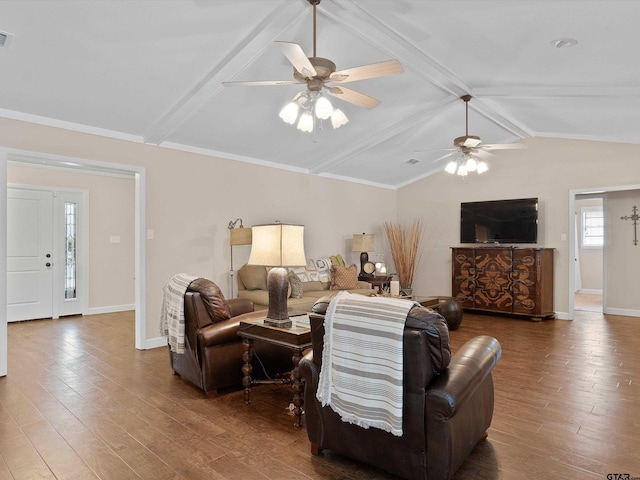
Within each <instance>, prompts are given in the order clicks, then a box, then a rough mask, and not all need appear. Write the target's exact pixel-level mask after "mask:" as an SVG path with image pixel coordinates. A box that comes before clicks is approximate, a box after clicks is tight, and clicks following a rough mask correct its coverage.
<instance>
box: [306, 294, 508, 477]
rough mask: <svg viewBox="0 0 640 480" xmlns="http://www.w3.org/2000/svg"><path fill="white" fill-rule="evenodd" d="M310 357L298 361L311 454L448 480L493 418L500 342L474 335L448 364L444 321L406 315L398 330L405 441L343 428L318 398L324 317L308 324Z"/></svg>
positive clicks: (419, 311)
mask: <svg viewBox="0 0 640 480" xmlns="http://www.w3.org/2000/svg"><path fill="white" fill-rule="evenodd" d="M311 328H312V342H313V350H312V352H309V353H308V354H307V355H306V356H305V357H304V358H303V359H302V361H301V362H300V371H301V374H302V377H303V378H304V380H305V396H304V404H305V417H306V426H307V434H308V437H309V440H310V441H311V451H312V453H313V454H316V455H317V454H319V453H320V451H321V450H323V449H327V450H331V451H333V452H335V453H337V454H340V455H344V456H346V457H350V458H354V459H356V460H359V461H361V462H364V463H367V464H370V465H373V466H376V467H378V468H381V469H383V470H385V471H387V472H389V473H392V474H394V475H398V476H400V477H404V478H407V479H411V480H416V479H424V480H426V479H429V480H434V479H435V480H440V479H449V478H451V477H452V476H453V474H454V473H455V471H456V470H457V469H458V468H459V467H460V465H461V464H462V462H463V461H464V460H465V458H466V457H467V456H468V455H469V453H470V452H471V450H472V449H473V447H474V446H475V445H476V443H478V441H480V440H482V439H483V438H486V432H487V429H488V428H489V425H490V424H491V419H492V416H493V380H492V376H491V370H492V368H493V366H494V365H495V364H496V362H497V361H498V359H499V358H500V355H501V348H500V344H499V343H498V341H497V340H496V339H494V338H492V337H488V336H479V337H475V338H474V339H472V340H470V341H469V342H467V343H466V344H464V345H463V346H462V347H461V348H460V350H459V351H458V352H456V354H455V355H454V356H453V358H451V352H450V347H449V331H448V329H447V324H446V322H445V320H444V318H443V317H442V316H441V315H439V314H438V313H435V312H433V311H432V310H429V309H426V308H424V307H420V306H416V307H414V308H412V310H411V311H410V312H409V315H408V317H407V321H406V323H405V330H404V344H403V345H404V354H403V355H404V380H403V381H404V390H403V392H404V394H403V404H404V407H403V421H402V423H403V427H402V428H403V435H402V436H401V437H397V436H394V435H393V434H391V433H388V432H385V431H383V430H380V429H376V428H369V429H364V428H361V427H359V426H357V425H354V424H351V423H346V422H343V421H342V420H341V419H340V416H339V415H338V414H337V413H335V412H334V411H333V410H332V409H331V407H330V406H325V407H323V406H322V405H321V404H320V402H319V401H318V400H317V399H316V391H317V388H318V380H319V373H320V369H321V368H322V348H323V342H324V317H322V316H319V315H313V316H312V319H311Z"/></svg>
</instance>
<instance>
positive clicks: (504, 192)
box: [397, 137, 640, 318]
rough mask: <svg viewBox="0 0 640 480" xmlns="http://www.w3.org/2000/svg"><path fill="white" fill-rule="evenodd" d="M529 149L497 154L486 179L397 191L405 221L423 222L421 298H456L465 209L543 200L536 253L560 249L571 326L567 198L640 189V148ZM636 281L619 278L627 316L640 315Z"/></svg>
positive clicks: (561, 300) (561, 302) (558, 307)
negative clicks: (454, 258)
mask: <svg viewBox="0 0 640 480" xmlns="http://www.w3.org/2000/svg"><path fill="white" fill-rule="evenodd" d="M525 143H526V144H527V149H525V150H513V151H510V150H501V151H497V152H496V154H495V158H493V159H492V160H491V161H490V162H489V171H488V172H486V173H484V174H482V175H476V174H469V175H468V176H467V177H464V178H463V177H459V176H455V175H449V174H447V173H445V172H440V173H438V174H435V175H432V176H430V177H426V178H424V179H421V180H419V181H417V182H415V183H412V184H410V185H407V186H405V187H403V188H401V189H400V190H398V198H397V205H398V212H399V215H402V216H405V217H407V218H411V217H414V216H420V217H422V218H423V220H424V223H425V226H426V228H427V235H426V240H427V242H426V245H425V253H424V254H423V257H422V261H421V262H420V264H419V265H418V267H417V268H416V275H415V281H414V291H415V292H417V293H420V294H424V295H450V294H451V283H452V282H451V280H452V279H451V251H450V247H453V246H458V245H460V238H459V235H460V203H461V202H469V201H479V200H500V199H509V198H527V197H538V199H539V230H538V243H537V245H536V246H538V247H548V248H554V249H555V255H554V266H555V273H554V301H555V311H556V313H557V314H558V315H559V317H560V318H563V317H564V318H569V315H568V312H569V292H568V290H569V261H570V258H569V238H570V236H569V229H570V228H573V218H571V221H569V192H570V191H571V190H577V189H590V188H593V189H594V190H595V189H598V188H602V187H606V186H624V185H638V184H640V170H638V169H637V168H630V167H631V166H633V165H637V162H638V160H637V159H638V156H640V145H632V144H623V143H609V142H595V141H584V140H565V139H553V138H541V137H537V138H530V139H527V140H526V141H525ZM638 248H639V249H640V247H638ZM632 273H633V272H631V271H628V270H626V269H625V270H624V271H620V272H617V274H618V275H619V278H620V279H621V281H620V282H619V283H620V291H619V292H617V295H620V296H621V297H626V298H628V299H630V301H631V302H632V303H633V304H632V305H628V307H627V308H630V309H638V308H640V304H639V303H640V297H639V296H638V295H637V294H636V293H634V287H633V285H634V282H633V276H632ZM622 278H626V279H627V280H628V281H626V282H625V281H622ZM610 290H612V289H610ZM631 299H632V300H631Z"/></svg>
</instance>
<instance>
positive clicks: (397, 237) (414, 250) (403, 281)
mask: <svg viewBox="0 0 640 480" xmlns="http://www.w3.org/2000/svg"><path fill="white" fill-rule="evenodd" d="M384 230H385V232H386V234H387V238H388V240H389V246H390V247H391V255H392V256H393V262H394V263H395V264H396V270H397V273H398V278H399V280H400V287H401V288H411V285H412V283H413V271H414V269H415V266H416V261H417V259H418V254H419V249H420V241H421V239H422V234H423V231H424V226H423V223H422V220H421V219H418V218H416V219H415V220H414V221H413V222H407V223H404V222H399V221H395V222H390V221H389V222H384Z"/></svg>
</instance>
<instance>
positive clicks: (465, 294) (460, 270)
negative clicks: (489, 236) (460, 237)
mask: <svg viewBox="0 0 640 480" xmlns="http://www.w3.org/2000/svg"><path fill="white" fill-rule="evenodd" d="M452 253H453V272H452V274H453V278H452V285H453V296H454V297H455V298H457V299H458V301H459V302H460V303H461V304H462V306H463V307H466V308H473V307H474V306H475V302H474V300H473V299H474V296H475V290H476V284H475V275H476V274H475V271H476V270H475V253H474V249H473V248H454V249H453V252H452Z"/></svg>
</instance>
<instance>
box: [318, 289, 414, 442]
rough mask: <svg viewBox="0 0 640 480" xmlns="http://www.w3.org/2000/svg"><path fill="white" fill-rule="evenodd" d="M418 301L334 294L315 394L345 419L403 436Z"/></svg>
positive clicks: (365, 426)
mask: <svg viewBox="0 0 640 480" xmlns="http://www.w3.org/2000/svg"><path fill="white" fill-rule="evenodd" d="M414 305H415V303H414V302H410V301H407V300H401V299H397V298H388V297H365V296H363V295H357V294H350V293H348V292H340V293H339V294H338V295H336V297H334V299H333V300H332V302H331V304H330V305H329V308H328V309H327V315H326V317H325V322H324V328H325V336H324V350H323V351H322V369H321V371H320V379H319V385H318V391H317V392H316V397H317V398H318V401H320V402H321V403H322V405H323V406H324V405H329V406H330V407H331V408H332V409H333V410H334V411H335V412H336V413H337V414H339V415H340V417H341V418H342V420H343V421H345V422H349V423H354V424H356V425H359V426H361V427H364V428H369V427H375V428H379V429H382V430H384V431H386V432H390V433H392V434H393V435H396V436H402V404H403V388H402V387H403V386H402V380H403V363H402V362H403V334H404V324H405V320H406V318H407V314H408V313H409V310H411V308H412V307H413V306H414Z"/></svg>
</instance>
